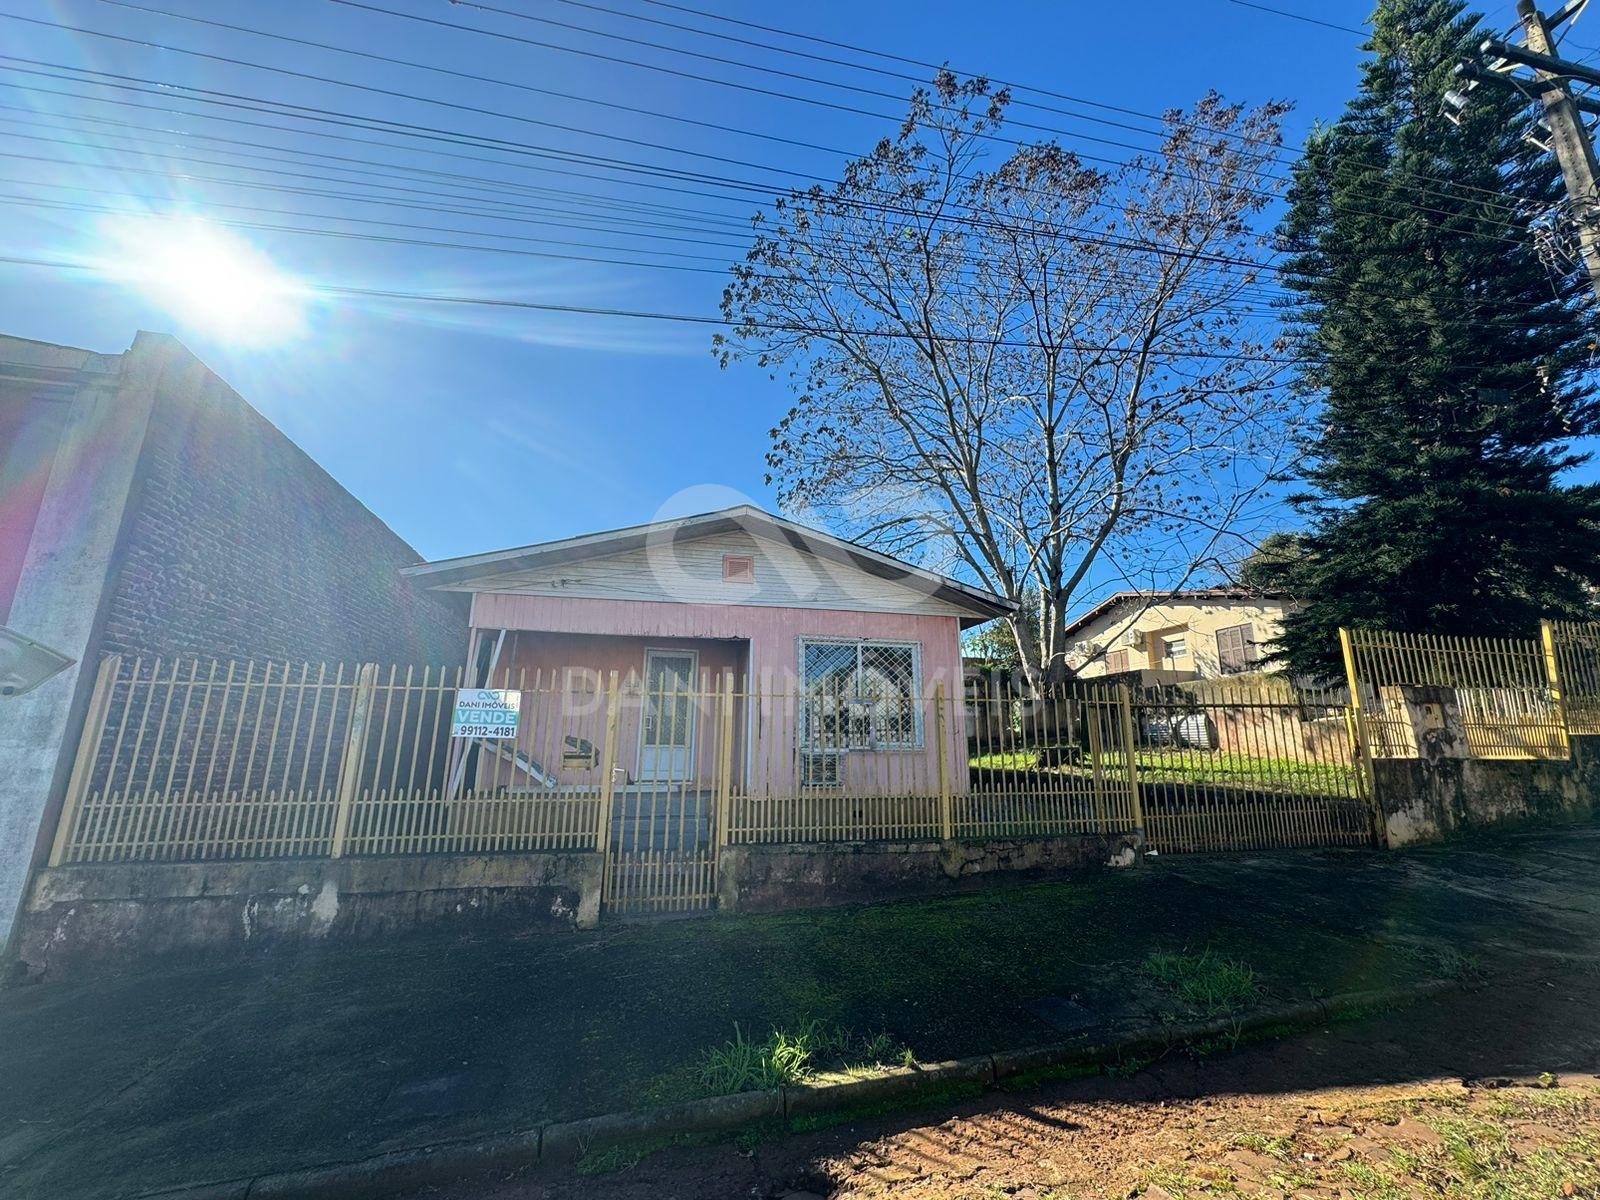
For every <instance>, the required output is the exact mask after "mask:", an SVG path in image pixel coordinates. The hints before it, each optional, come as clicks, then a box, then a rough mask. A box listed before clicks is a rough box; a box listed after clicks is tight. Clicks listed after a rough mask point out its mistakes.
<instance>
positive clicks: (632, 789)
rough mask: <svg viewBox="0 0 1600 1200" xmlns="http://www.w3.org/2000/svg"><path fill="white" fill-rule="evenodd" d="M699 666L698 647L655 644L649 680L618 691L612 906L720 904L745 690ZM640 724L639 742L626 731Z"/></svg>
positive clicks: (611, 776) (611, 760)
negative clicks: (711, 681) (738, 710)
mask: <svg viewBox="0 0 1600 1200" xmlns="http://www.w3.org/2000/svg"><path fill="white" fill-rule="evenodd" d="M695 666H696V664H695V661H694V658H693V656H692V655H690V654H686V653H684V654H680V653H673V652H669V651H661V652H655V651H652V652H651V655H650V657H649V659H648V661H647V666H646V671H645V678H644V680H643V682H642V686H640V687H639V688H638V689H636V690H633V689H628V688H626V687H625V688H624V689H623V690H622V691H621V692H620V693H619V692H617V691H615V690H614V691H613V692H612V695H611V698H610V706H611V710H610V712H609V714H608V718H607V726H608V729H607V734H606V738H605V748H606V753H605V759H606V760H605V763H604V764H603V768H604V779H605V781H606V782H607V796H606V808H607V812H606V815H605V816H604V817H603V818H602V820H603V823H604V829H603V831H602V837H603V843H604V849H605V886H604V889H603V897H604V902H605V908H606V911H608V912H617V913H670V912H692V911H695V910H697V909H706V908H710V907H712V906H713V905H714V904H715V903H716V898H717V860H718V857H719V851H720V848H721V845H722V843H723V841H724V840H725V838H724V835H723V832H722V831H723V829H724V828H725V824H726V818H725V813H726V807H727V797H728V793H729V790H730V787H731V779H732V773H733V751H734V729H735V725H734V719H733V718H734V709H735V705H736V697H735V694H734V692H733V681H732V679H731V678H725V680H724V681H723V685H722V687H721V688H719V689H718V690H715V691H713V690H711V688H710V687H709V686H708V683H707V681H706V679H705V678H704V677H702V679H701V680H700V685H699V687H698V688H697V687H696V686H695V680H694V671H695ZM613 686H615V685H613ZM628 709H631V710H633V711H632V712H631V713H629V712H626V711H625V710H628ZM630 725H631V726H636V727H637V731H638V733H637V740H636V742H635V739H634V738H632V737H630V736H626V730H627V729H628V728H629V726H630Z"/></svg>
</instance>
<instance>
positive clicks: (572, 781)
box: [405, 505, 1011, 845]
mask: <svg viewBox="0 0 1600 1200" xmlns="http://www.w3.org/2000/svg"><path fill="white" fill-rule="evenodd" d="M405 574H407V575H409V576H412V577H413V578H415V579H417V580H418V581H420V582H422V583H423V584H425V585H426V586H429V587H431V588H435V589H439V590H444V591H455V592H465V593H468V594H470V595H471V597H472V615H471V626H472V633H471V636H472V639H473V642H472V647H471V651H470V656H469V659H468V661H469V663H471V664H472V669H473V670H474V671H475V672H476V676H475V678H476V681H478V682H485V681H488V680H491V679H492V680H493V681H494V683H495V684H496V685H497V686H518V687H521V688H523V689H525V692H524V695H525V696H531V697H533V698H534V700H535V703H534V704H532V705H530V704H528V703H527V702H526V701H525V703H524V708H525V716H524V724H523V730H522V733H521V735H520V736H519V739H518V743H517V747H516V756H515V762H513V761H512V755H511V754H510V752H509V751H508V750H507V749H506V748H504V747H487V746H486V747H485V755H486V756H488V755H490V754H491V753H492V755H493V756H494V758H493V761H494V762H495V763H496V764H497V765H496V766H495V771H496V772H497V773H498V774H497V777H496V782H498V783H507V784H511V785H512V786H517V787H524V786H525V787H527V788H530V789H536V788H555V789H560V790H562V791H566V792H571V793H577V792H581V791H583V790H586V789H591V788H594V787H597V786H598V785H599V784H600V783H601V782H602V779H601V777H602V775H603V774H604V773H605V772H607V771H609V775H608V776H606V778H609V779H610V780H611V782H612V785H613V789H614V790H615V791H617V792H619V793H622V794H625V795H626V794H633V795H645V796H649V797H651V798H652V799H651V800H650V801H649V804H650V805H656V806H657V809H659V805H658V802H657V799H656V798H657V797H659V796H660V795H661V794H662V793H674V792H675V793H677V794H678V795H679V796H680V797H683V798H685V799H687V798H688V797H689V796H691V795H694V794H705V793H708V792H710V791H712V790H714V788H715V787H716V786H718V782H719V781H723V780H725V781H726V784H727V786H726V790H727V791H730V792H732V793H734V794H736V795H737V796H738V797H739V798H740V799H741V801H742V802H744V803H745V804H746V808H745V809H743V810H742V812H743V817H742V818H741V819H743V820H746V821H747V822H751V821H753V822H756V823H758V824H759V822H760V821H761V819H762V818H761V817H760V814H759V811H756V810H753V809H751V808H750V807H748V806H749V804H751V803H754V802H756V800H758V799H759V798H762V797H765V798H767V799H773V800H775V799H777V798H780V797H781V798H783V799H784V800H786V801H787V800H791V799H792V798H793V797H795V796H797V795H815V796H818V797H826V796H828V795H836V796H839V797H841V798H842V797H848V796H852V795H854V796H865V795H872V796H875V797H893V796H902V797H913V796H933V797H937V796H938V794H939V789H940V786H941V777H942V784H943V786H944V787H945V788H946V789H947V790H951V791H957V792H960V791H965V790H966V789H965V781H966V748H965V736H964V733H963V732H962V729H961V722H962V719H963V716H962V706H961V703H960V700H961V696H962V675H961V646H960V635H961V631H962V629H964V628H967V627H969V626H972V625H977V624H981V623H982V622H984V621H988V620H992V619H993V618H995V617H998V616H1003V615H1005V614H1006V613H1008V612H1009V611H1011V605H1010V603H1009V602H1008V601H1006V600H1004V599H1002V598H1000V597H999V596H996V595H993V594H991V593H989V592H986V591H983V590H980V589H977V588H974V587H971V586H969V585H967V584H964V583H961V582H958V581H956V580H953V579H950V578H947V577H945V576H942V575H938V574H934V573H932V572H929V571H925V570H922V569H920V568H918V567H914V566H911V565H910V564H907V563H904V562H900V561H898V560H896V559H893V558H890V557H888V556H886V555H883V554H879V553H877V552H876V551H873V550H869V549H866V548H865V547H862V546H859V545H856V544H854V543H851V542H847V541H844V540H841V539H840V538H837V537H833V536H831V535H829V534H826V533H823V532H821V531H819V530H816V529H810V528H807V527H806V526H803V525H799V524H796V523H795V522H793V521H789V520H785V519H783V518H781V517H776V516H773V515H771V514H770V513H766V512H763V511H761V510H760V509H757V508H754V507H752V506H748V505H741V506H738V507H735V508H729V509H724V510H721V511H719V512H712V513H705V514H702V515H699V516H693V517H685V518H680V519H676V520H669V521H659V522H655V523H653V524H649V525H638V526H633V527H630V528H626V529H617V530H611V531H608V532H604V533H594V534H586V535H583V536H580V537H573V538H566V539H564V540H561V541H555V542H545V543H541V544H539V545H533V546H524V547H520V548H518V549H514V550H500V551H495V552H492V553H488V554H476V555H470V556H467V557H463V558H455V559H448V560H444V561H440V562H434V563H427V564H423V565H419V566H416V567H410V568H407V569H406V570H405ZM613 672H615V673H616V678H617V679H618V680H619V681H620V682H619V688H620V691H621V693H622V696H623V702H622V704H621V705H620V713H619V714H618V716H617V718H616V721H615V724H614V725H612V726H609V727H608V725H607V722H606V721H605V719H604V717H605V713H604V712H603V711H602V709H603V706H604V702H605V696H606V691H607V688H608V687H609V686H610V680H611V678H612V673H613ZM508 681H509V682H508ZM937 696H943V697H945V698H946V701H945V703H944V704H943V706H942V707H941V706H940V705H938V704H937V703H935V701H934V698H935V697H937ZM728 697H732V701H731V702H729V701H728V699H727V698H728ZM935 725H938V726H939V727H940V728H939V730H938V732H942V733H943V734H944V735H945V736H944V737H943V739H942V742H941V739H940V738H938V737H937V736H935V735H936V730H935V728H934V727H935ZM608 741H609V742H610V743H611V744H610V745H608V744H607V743H608ZM941 745H942V751H943V754H944V756H945V763H944V765H943V770H942V771H941V769H940V764H939V762H938V756H939V753H940V747H941ZM501 760H503V761H504V763H505V767H504V770H503V771H502V770H501V768H500V766H499V765H498V764H499V762H500V761H501ZM485 761H490V759H488V758H486V760H485ZM508 773H509V774H508ZM480 782H481V781H480ZM753 798H754V799H753ZM643 803H644V802H641V803H640V805H638V806H636V811H642V806H643ZM713 807H714V806H713V805H710V804H708V805H705V806H696V805H689V806H687V811H689V812H690V814H691V819H693V817H694V814H696V813H702V812H703V813H704V814H705V816H706V819H707V820H709V819H710V813H711V812H712V811H713ZM653 811H655V810H653ZM660 811H671V812H675V813H677V814H678V815H679V816H681V815H682V813H683V812H684V811H685V805H683V804H678V805H676V806H669V807H668V809H666V810H660ZM772 811H773V812H776V811H778V810H777V808H776V807H774V808H773V810H772ZM786 811H792V806H790V807H789V808H788V809H786ZM668 823H669V824H670V821H669V822H668ZM660 824H661V822H660V821H659V820H658V821H656V822H655V825H653V826H652V828H655V826H658V825H660ZM663 836H665V835H663ZM680 837H682V838H686V839H687V840H688V841H690V842H692V841H694V840H696V837H697V835H696V836H695V837H691V836H690V835H689V834H687V833H682V832H680ZM669 841H676V842H677V844H679V845H683V844H684V841H682V840H679V839H676V838H669Z"/></svg>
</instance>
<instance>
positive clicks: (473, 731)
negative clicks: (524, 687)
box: [450, 688, 522, 738]
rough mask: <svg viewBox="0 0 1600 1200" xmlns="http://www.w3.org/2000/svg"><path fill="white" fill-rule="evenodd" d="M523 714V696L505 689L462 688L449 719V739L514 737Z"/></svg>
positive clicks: (458, 692) (457, 694)
mask: <svg viewBox="0 0 1600 1200" xmlns="http://www.w3.org/2000/svg"><path fill="white" fill-rule="evenodd" d="M521 715H522V693H521V692H515V691H508V690H506V689H504V688H461V689H459V690H458V691H457V692H456V708H455V712H454V714H452V716H451V718H450V736H451V737H458V738H514V737H516V736H517V719H518V718H519V717H520V716H521Z"/></svg>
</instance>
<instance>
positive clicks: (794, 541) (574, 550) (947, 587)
mask: <svg viewBox="0 0 1600 1200" xmlns="http://www.w3.org/2000/svg"><path fill="white" fill-rule="evenodd" d="M735 531H742V532H744V533H747V534H749V535H750V536H752V537H756V538H761V539H764V540H766V541H769V542H776V543H780V544H783V545H787V546H791V547H793V548H794V549H796V550H798V551H800V552H801V553H803V554H810V555H813V556H815V557H817V558H821V559H826V560H828V561H830V562H837V563H843V564H846V565H849V566H852V567H854V568H856V569H857V570H860V571H864V572H866V573H867V574H869V575H876V576H877V577H879V578H880V579H887V580H891V581H893V582H897V583H904V584H906V585H907V586H909V587H912V588H914V589H916V590H917V591H919V592H921V593H923V594H924V595H930V596H936V597H938V598H939V599H941V600H944V601H946V602H947V603H949V604H953V605H955V606H957V607H959V608H962V609H965V610H966V611H967V612H969V613H971V614H972V615H973V616H975V617H978V618H981V619H983V620H988V619H991V618H993V617H1003V616H1006V615H1007V614H1009V613H1011V612H1013V611H1014V610H1015V609H1016V605H1015V604H1013V603H1012V602H1011V601H1009V600H1007V599H1005V598H1004V597H1002V596H997V595H995V594H994V593H993V592H988V591H985V590H984V589H982V588H976V587H972V586H971V585H969V584H965V583H962V582H961V581H960V580H956V579H951V578H950V577H949V576H947V575H940V574H938V573H936V572H933V571H925V570H923V569H922V568H921V567H914V566H912V565H911V564H910V563H906V562H901V561H900V560H899V559H897V558H891V557H890V556H889V555H887V554H881V553H879V552H878V551H876V550H870V549H868V548H867V547H865V546H861V545H858V544H856V543H855V542H849V541H846V540H844V539H843V538H838V537H834V536H833V535H832V534H831V533H823V532H822V531H821V530H820V529H812V528H811V527H810V526H808V525H801V524H799V523H798V522H795V521H790V520H788V519H786V518H784V517H778V516H774V515H773V514H772V513H769V512H765V511H763V510H762V509H759V508H757V507H755V505H753V504H739V505H735V506H734V507H732V508H724V509H719V510H717V511H716V512H709V513H700V514H698V515H696V516H692V517H676V518H674V519H672V520H668V521H652V522H650V523H649V524H645V525H629V526H627V527H625V528H622V529H608V530H605V531H604V532H601V533H586V534H581V535H580V536H578V537H571V538H563V539H561V540H560V541H554V542H538V543H535V544H534V545H531V546H519V547H516V548H515V549H511V550H495V551H491V552H490V553H487V554H469V555H465V556H463V557H461V558H447V559H441V560H440V561H438V562H431V563H419V564H418V565H416V566H414V567H404V568H402V569H401V572H400V573H401V574H402V575H406V576H409V577H412V578H414V579H417V580H418V581H419V582H421V583H422V584H423V585H424V586H432V587H443V586H448V585H456V586H459V585H461V584H464V583H468V582H474V583H475V582H478V581H482V582H484V583H485V584H490V583H491V582H492V580H493V579H494V577H496V576H498V575H506V574H511V573H513V572H516V571H522V570H526V569H528V568H530V567H542V566H553V565H556V564H559V563H568V562H578V561H582V560H584V559H590V558H600V557H604V556H608V555H612V554H621V553H624V552H626V551H629V550H635V549H639V548H641V547H644V546H647V545H659V544H660V543H661V542H662V541H663V540H666V539H670V540H671V541H672V542H674V543H676V542H679V541H690V540H693V539H695V538H700V537H707V536H710V535H712V534H717V533H731V532H735ZM483 590H485V591H493V590H494V589H493V587H492V586H486V587H485V588H484V589H483Z"/></svg>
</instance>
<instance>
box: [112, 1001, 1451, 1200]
mask: <svg viewBox="0 0 1600 1200" xmlns="http://www.w3.org/2000/svg"><path fill="white" fill-rule="evenodd" d="M1456 986H1458V985H1457V984H1456V983H1455V981H1453V980H1448V979H1428V980H1423V981H1422V982H1420V983H1413V984H1407V985H1404V986H1402V987H1392V988H1375V989H1372V990H1370V991H1362V992H1345V993H1343V994H1341V995H1338V996H1330V997H1328V998H1326V999H1323V1000H1307V1001H1303V1002H1301V1003H1298V1004H1281V1005H1278V1006H1276V1007H1274V1008H1269V1009H1263V1010H1261V1011H1259V1012H1254V1013H1250V1014H1249V1015H1247V1016H1244V1017H1238V1018H1231V1017H1230V1018H1218V1019H1215V1020H1210V1021H1198V1022H1193V1023H1190V1024H1187V1025H1156V1026H1150V1027H1148V1028H1145V1029H1140V1030H1135V1031H1133V1032H1131V1033H1128V1034H1125V1035H1123V1036H1122V1037H1119V1038H1116V1039H1115V1040H1112V1041H1107V1042H1100V1043H1083V1042H1055V1043H1051V1044H1049V1045H1045V1046H1033V1047H1030V1048H1028V1049H1024V1050H1002V1051H1000V1052H998V1053H996V1054H980V1055H977V1056H975V1057H973V1058H958V1059H955V1060H953V1061H951V1062H943V1063H929V1064H926V1065H924V1066H922V1067H920V1068H910V1067H908V1068H901V1069H896V1070H894V1071H891V1072H889V1073H887V1074H884V1075H875V1076H872V1077H870V1078H866V1079H840V1080H836V1081H826V1082H819V1083H807V1084H799V1085H796V1086H794V1087H786V1088H783V1089H781V1090H779V1091H773V1092H740V1093H738V1094H736V1095H732V1096H711V1097H708V1098H706V1099H703V1100H690V1101H687V1102H685V1103H683V1104H672V1105H667V1106H665V1107H662V1108H654V1109H649V1110H647V1111H645V1112H624V1113H607V1114H605V1115H603V1116H598V1117H586V1118H584V1119H583V1120H580V1121H563V1122H559V1123H554V1124H550V1125H543V1126H539V1127H538V1128H535V1129H528V1130H521V1131H518V1132H515V1133H509V1134H498V1135H492V1136H489V1137H484V1138H470V1139H462V1140H459V1141H449V1142H437V1143H434V1144H431V1145H426V1146H417V1147H413V1148H409V1149H405V1150H394V1151H390V1152H389V1153H386V1154H378V1155H373V1156H371V1157H368V1158H361V1159H355V1160H353V1161H350V1162H342V1163H330V1164H326V1165H323V1166H318V1167H309V1168H306V1169H304V1170H299V1171H276V1172H271V1173H268V1174H263V1175H256V1176H253V1177H251V1178H247V1179H231V1180H225V1181H219V1182H216V1183H205V1184H196V1185H190V1186H185V1187H179V1188H171V1189H168V1190H166V1191H160V1192H140V1193H138V1200H335V1198H337V1200H354V1198H357V1197H366V1196H382V1195H388V1194H392V1193H394V1192H397V1191H402V1190H406V1189H414V1188H419V1187H424V1186H427V1185H429V1184H436V1183H441V1182H445V1181H447V1180H451V1179H455V1178H459V1177H460V1176H462V1175H466V1174H471V1173H473V1172H476V1171H484V1170H488V1169H490V1168H495V1169H503V1170H515V1169H517V1168H519V1167H527V1166H533V1165H535V1164H543V1163H550V1164H565V1163H571V1162H575V1161H577V1160H578V1159H579V1158H581V1157H583V1156H584V1155H585V1154H588V1153H590V1152H591V1151H595V1150H605V1149H609V1148H611V1147H615V1146H622V1145H627V1144H629V1143H632V1142H638V1141H642V1140H645V1139H648V1138H660V1137H673V1136H677V1135H681V1134H694V1133H724V1132H727V1131H730V1130H734V1129H740V1128H743V1127H745V1126H748V1125H754V1124H757V1123H758V1122H761V1121H766V1120H773V1119H778V1120H788V1119H789V1118H790V1117H794V1116H799V1115H802V1114H805V1113H818V1112H830V1111H837V1110H839V1109H845V1108H854V1107H856V1106H859V1105H863V1104H874V1103H881V1102H883V1101H886V1100H895V1099H901V1098H905V1099H912V1098H914V1097H916V1096H917V1095H918V1094H921V1093H925V1092H928V1091H932V1090H934V1089H936V1088H939V1087H943V1086H947V1085H949V1084H952V1083H977V1084H979V1085H981V1086H982V1087H983V1088H984V1089H985V1090H987V1089H989V1088H992V1087H994V1086H995V1085H996V1084H998V1083H1000V1082H1001V1081H1002V1080H1005V1079H1011V1078H1015V1077H1016V1076H1019V1075H1024V1074H1027V1073H1028V1072H1031V1071H1040V1070H1048V1069H1050V1068H1055V1067H1073V1066H1084V1067H1091V1066H1101V1065H1104V1064H1106V1063H1109V1062H1116V1061H1118V1060H1119V1059H1121V1058H1124V1057H1127V1056H1130V1055H1131V1056H1137V1055H1140V1054H1149V1053H1160V1052H1162V1051H1166V1050H1170V1049H1173V1048H1174V1047H1178V1046H1184V1045H1193V1044H1195V1043H1198V1042H1204V1041H1207V1040H1209V1039H1211V1038H1217V1037H1230V1036H1239V1035H1242V1034H1247V1033H1254V1032H1258V1031H1260V1030H1262V1029H1270V1028H1272V1027H1274V1026H1280V1025H1288V1026H1294V1027H1307V1026H1312V1025H1319V1024H1321V1023H1322V1022H1323V1021H1327V1020H1330V1019H1332V1018H1335V1017H1341V1016H1348V1015H1350V1014H1353V1013H1359V1012H1362V1011H1364V1010H1367V1009H1378V1008H1391V1007H1395V1006H1397V1005H1401V1004H1406V1003H1410V1002H1413V1001H1416V1000H1422V999H1425V998H1427V997H1429V996H1435V995H1438V994H1439V993H1440V992H1444V991H1448V990H1450V989H1451V988H1453V987H1456Z"/></svg>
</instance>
